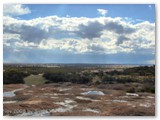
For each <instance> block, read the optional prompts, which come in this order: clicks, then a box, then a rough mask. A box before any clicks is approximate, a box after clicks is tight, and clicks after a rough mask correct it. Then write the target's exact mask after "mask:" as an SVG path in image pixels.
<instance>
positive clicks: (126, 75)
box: [3, 66, 155, 116]
mask: <svg viewBox="0 0 160 120" xmlns="http://www.w3.org/2000/svg"><path fill="white" fill-rule="evenodd" d="M113 68H114V69H113ZM13 69H14V72H13V71H12V70H13ZM22 69H23V70H22ZM24 69H25V70H26V71H24ZM73 69H74V68H72V67H68V70H67V68H65V69H63V67H61V68H59V69H58V68H57V69H55V67H54V68H49V72H48V71H47V70H48V68H47V67H43V68H40V69H37V71H38V73H39V74H37V73H35V68H33V67H30V68H28V67H27V68H26V67H24V68H21V67H19V66H18V67H15V66H14V67H9V66H7V67H4V76H5V77H4V81H5V82H4V93H3V110H4V111H3V113H4V115H5V116H154V115H155V93H154V91H155V87H154V86H155V83H154V79H155V77H154V73H153V71H151V70H153V69H154V68H153V67H138V68H137V67H133V66H132V67H128V66H127V67H125V66H121V70H119V72H117V71H115V70H116V69H117V68H116V67H115V66H114V67H112V70H109V69H111V68H107V67H105V68H101V67H99V68H98V67H87V68H85V67H81V68H79V67H77V68H76V69H75V71H73ZM107 69H108V70H107ZM15 70H17V71H16V72H15ZM125 70H126V71H127V72H126V71H125ZM22 71H23V73H21V74H19V72H22ZM43 71H44V72H43ZM46 71H47V72H46ZM57 71H61V72H57ZM129 71H130V72H129ZM135 71H138V72H135ZM144 71H145V72H144ZM33 73H35V74H33ZM12 74H14V76H12ZM10 76H11V77H12V78H17V79H19V81H16V82H22V83H14V82H15V81H14V82H13V83H12V81H13V80H14V79H12V81H11V80H10V79H9V80H10V81H9V80H8V78H10ZM82 79H83V80H82ZM22 80H24V81H22ZM86 81H87V82H86ZM23 82H24V83H23ZM6 83H7V84H6Z"/></svg>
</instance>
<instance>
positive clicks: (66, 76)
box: [43, 73, 92, 84]
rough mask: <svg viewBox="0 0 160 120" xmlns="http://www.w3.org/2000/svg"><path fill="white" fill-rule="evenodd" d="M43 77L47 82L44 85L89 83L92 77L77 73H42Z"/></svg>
mask: <svg viewBox="0 0 160 120" xmlns="http://www.w3.org/2000/svg"><path fill="white" fill-rule="evenodd" d="M43 77H44V78H45V79H47V80H49V81H47V82H46V83H57V82H71V83H77V84H87V83H91V80H92V77H91V76H89V75H87V74H78V73H44V75H43Z"/></svg>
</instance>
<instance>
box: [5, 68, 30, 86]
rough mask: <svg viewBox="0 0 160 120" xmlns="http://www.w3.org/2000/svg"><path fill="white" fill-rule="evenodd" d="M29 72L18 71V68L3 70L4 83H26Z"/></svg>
mask: <svg viewBox="0 0 160 120" xmlns="http://www.w3.org/2000/svg"><path fill="white" fill-rule="evenodd" d="M28 75H29V74H27V73H24V72H20V71H16V70H7V71H4V72H3V84H20V83H21V84H24V83H25V82H24V77H26V76H28Z"/></svg>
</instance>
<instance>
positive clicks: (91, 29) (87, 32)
mask: <svg viewBox="0 0 160 120" xmlns="http://www.w3.org/2000/svg"><path fill="white" fill-rule="evenodd" d="M102 30H103V25H102V24H100V23H99V22H97V21H94V22H90V21H88V24H87V25H84V24H80V25H79V26H78V31H76V32H75V33H76V34H77V35H78V36H80V37H82V38H88V39H93V38H95V37H100V36H101V35H102V33H101V31H102Z"/></svg>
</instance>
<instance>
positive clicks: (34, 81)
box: [24, 74, 47, 85]
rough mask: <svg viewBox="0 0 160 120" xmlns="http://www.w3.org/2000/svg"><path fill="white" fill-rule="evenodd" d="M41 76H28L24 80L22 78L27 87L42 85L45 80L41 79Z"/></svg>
mask: <svg viewBox="0 0 160 120" xmlns="http://www.w3.org/2000/svg"><path fill="white" fill-rule="evenodd" d="M42 75H43V74H39V75H30V76H28V77H26V78H24V81H25V84H27V85H40V84H44V83H45V82H46V81H47V80H46V79H45V78H44V77H42Z"/></svg>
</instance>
